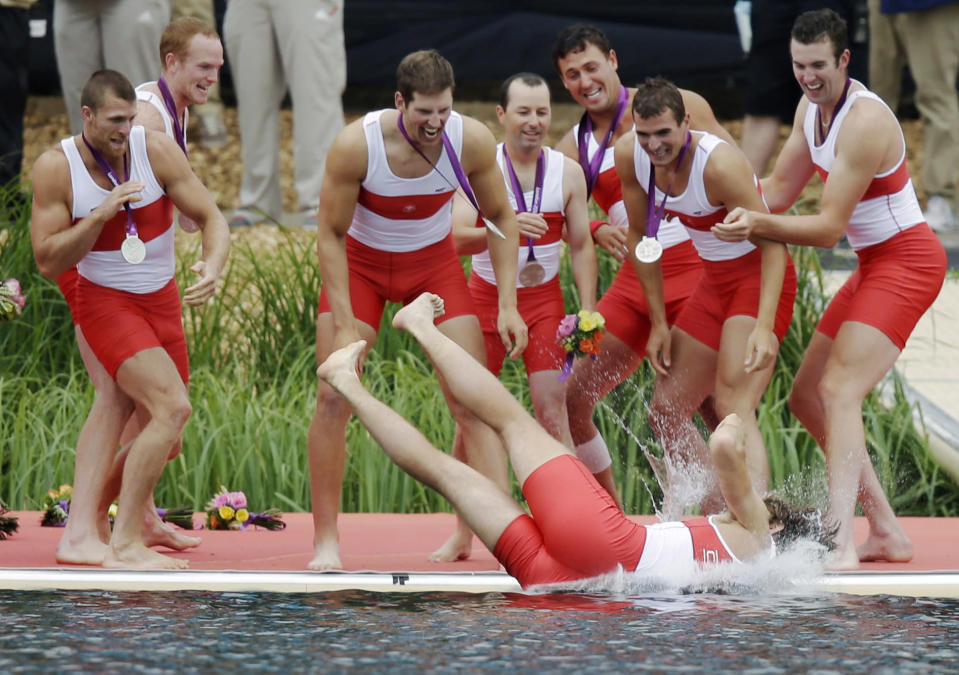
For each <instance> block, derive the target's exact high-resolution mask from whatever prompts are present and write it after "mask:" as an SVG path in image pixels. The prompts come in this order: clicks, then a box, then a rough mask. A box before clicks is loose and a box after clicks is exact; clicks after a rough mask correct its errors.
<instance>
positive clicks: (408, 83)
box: [396, 49, 456, 104]
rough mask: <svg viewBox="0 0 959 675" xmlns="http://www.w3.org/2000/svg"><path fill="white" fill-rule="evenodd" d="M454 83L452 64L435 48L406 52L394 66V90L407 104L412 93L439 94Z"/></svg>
mask: <svg viewBox="0 0 959 675" xmlns="http://www.w3.org/2000/svg"><path fill="white" fill-rule="evenodd" d="M455 84H456V83H455V80H454V79H453V66H452V65H450V62H449V61H447V60H446V59H445V58H443V56H442V55H441V54H440V53H439V52H438V51H436V50H435V49H421V50H420V51H417V52H413V53H412V54H407V55H406V56H404V57H403V60H402V61H400V65H398V66H397V67H396V90H397V91H398V92H400V95H402V96H403V100H404V101H406V103H407V104H409V103H410V101H412V100H413V95H414V94H426V95H429V94H439V93H442V92H444V91H446V90H447V89H449V90H452V89H453V87H454V86H455Z"/></svg>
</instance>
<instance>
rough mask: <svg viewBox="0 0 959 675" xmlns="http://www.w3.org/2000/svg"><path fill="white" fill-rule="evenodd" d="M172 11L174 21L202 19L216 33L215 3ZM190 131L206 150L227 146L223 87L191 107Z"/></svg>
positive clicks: (180, 2)
mask: <svg viewBox="0 0 959 675" xmlns="http://www.w3.org/2000/svg"><path fill="white" fill-rule="evenodd" d="M171 10H172V11H171V14H170V19H171V20H174V21H175V20H176V19H179V18H181V17H185V16H187V17H191V18H194V19H199V20H200V21H202V22H203V23H205V24H206V25H207V26H210V27H211V28H212V29H213V30H216V17H215V16H214V13H213V0H173V7H172V8H171ZM190 127H191V129H190V131H191V132H192V134H191V135H192V138H194V139H196V140H197V141H199V143H200V145H202V146H203V147H204V148H211V149H212V148H219V147H222V146H224V145H226V140H227V136H226V125H225V124H224V123H223V99H222V98H220V84H219V83H216V84H214V85H213V86H212V87H210V89H209V90H208V92H207V98H206V101H205V102H204V103H194V104H193V105H192V106H191V107H190Z"/></svg>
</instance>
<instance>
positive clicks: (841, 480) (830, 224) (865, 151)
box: [714, 10, 946, 568]
mask: <svg viewBox="0 0 959 675" xmlns="http://www.w3.org/2000/svg"><path fill="white" fill-rule="evenodd" d="M845 36H846V24H845V22H844V21H843V20H842V19H841V18H840V17H839V16H838V15H837V14H836V13H835V12H832V11H831V10H819V11H814V12H806V13H804V14H801V15H800V16H799V17H798V18H797V19H796V22H795V23H794V24H793V30H792V39H791V41H790V52H791V54H792V63H793V72H794V73H795V75H796V80H797V81H798V82H799V85H800V87H801V88H802V90H803V94H804V96H803V98H802V99H801V100H800V102H799V106H798V107H797V109H796V117H795V120H794V122H793V129H792V133H791V134H790V136H789V138H788V139H787V141H786V144H785V146H784V147H783V150H782V152H781V153H780V155H779V158H778V159H777V160H776V165H775V167H774V169H773V173H772V175H770V176H769V177H768V178H765V179H763V181H762V188H763V194H764V195H765V197H766V201H767V203H768V205H769V208H770V210H771V211H772V212H773V213H774V214H778V213H780V212H782V211H785V210H786V209H787V208H789V207H790V206H791V205H792V204H793V202H794V201H795V200H796V198H797V197H798V196H799V194H800V192H801V191H802V189H803V187H804V186H805V185H806V183H807V181H808V180H809V179H810V178H811V177H812V175H813V174H814V173H817V172H818V173H819V174H820V176H821V177H822V178H823V180H824V181H825V185H824V187H823V193H822V205H821V207H820V212H819V213H815V214H811V215H804V216H783V215H770V214H766V213H757V212H755V211H752V210H746V209H736V210H734V211H732V212H731V213H730V214H729V215H728V216H727V217H726V221H727V223H726V224H720V225H717V226H716V227H715V228H714V232H715V233H716V234H717V236H719V237H721V238H724V239H727V240H730V241H737V240H741V239H742V238H744V237H747V236H750V237H751V236H757V235H758V236H760V237H766V238H770V239H776V240H778V241H783V242H786V243H789V244H796V245H802V246H823V247H832V246H834V245H835V244H836V243H837V242H838V241H839V239H840V238H841V237H842V236H843V234H845V235H846V237H847V239H848V241H849V244H850V245H851V246H852V248H853V249H854V250H855V251H856V255H857V257H858V258H859V267H858V268H857V269H856V271H855V272H854V273H853V275H852V276H851V277H850V278H849V280H848V281H847V282H846V284H845V285H844V286H843V287H842V289H841V290H840V291H839V293H837V294H836V296H835V297H834V298H833V300H832V302H830V304H829V307H828V308H827V309H826V312H825V314H824V315H823V317H822V320H821V321H820V323H819V326H818V328H817V331H816V333H815V334H814V335H813V337H812V340H810V343H809V347H808V348H807V350H806V355H805V357H804V358H803V362H802V365H801V366H800V368H799V372H798V373H797V374H796V380H795V382H794V383H793V389H792V392H791V393H790V396H789V407H790V409H791V410H792V411H793V413H794V414H795V415H796V417H798V418H799V420H800V421H801V422H802V423H803V426H805V427H806V429H807V430H808V431H809V432H810V433H811V434H812V436H813V437H814V438H815V439H816V441H817V442H818V443H819V445H820V447H821V448H822V449H823V451H824V452H825V453H826V465H827V471H828V476H829V512H830V514H831V515H832V517H833V518H834V520H835V521H836V522H837V523H838V524H839V528H840V529H839V535H838V544H839V551H838V556H837V559H836V560H835V565H836V566H837V567H840V568H855V567H858V565H859V561H861V560H876V559H884V560H890V561H904V560H909V559H910V558H912V555H913V548H912V543H911V542H910V541H909V539H908V537H907V536H906V533H905V532H904V531H903V529H902V527H901V526H900V525H899V523H898V521H897V520H896V517H895V514H894V513H893V511H892V508H891V507H890V505H889V501H888V500H887V499H886V496H885V494H884V493H883V491H882V487H881V486H880V484H879V481H878V479H877V477H876V472H875V470H874V469H873V467H872V464H871V463H870V461H869V456H868V455H867V454H866V439H865V432H864V429H863V423H862V401H863V399H864V398H865V397H866V395H867V394H868V393H869V392H870V390H872V388H873V387H874V386H876V384H877V383H878V382H879V381H880V380H881V379H882V378H883V376H885V374H886V373H887V372H888V371H889V369H890V368H892V366H893V364H894V363H895V362H896V359H897V358H898V356H899V353H900V352H901V351H902V348H903V347H904V346H905V344H906V339H907V338H908V337H909V334H910V333H911V332H912V330H913V328H914V327H915V325H916V322H917V321H918V320H919V318H920V317H921V316H922V314H923V313H924V312H925V311H926V309H927V308H928V307H929V306H930V305H931V304H932V302H933V301H934V300H935V298H936V296H937V295H938V294H939V289H940V288H941V286H942V281H943V279H944V276H945V272H946V256H945V251H944V250H943V248H942V245H941V244H940V243H939V240H938V239H937V238H936V236H935V235H934V234H933V233H932V231H931V230H930V229H929V227H928V225H926V223H925V222H924V221H923V216H922V210H921V209H920V207H919V203H918V201H917V199H916V194H915V191H914V189H913V187H912V181H911V180H910V178H909V172H908V170H907V168H906V144H905V139H904V137H903V134H902V128H901V127H900V126H899V122H898V120H897V119H896V116H895V115H894V114H893V113H892V111H890V110H889V108H888V107H887V106H886V105H885V104H884V103H883V102H882V101H881V100H880V99H879V98H878V97H877V96H876V95H874V94H873V93H871V92H870V91H868V90H867V89H866V88H865V87H864V86H863V85H862V84H861V83H859V82H856V81H855V80H851V79H850V78H849V77H848V75H847V67H848V65H849V58H850V54H849V50H848V49H847V48H846V37H845ZM858 495H861V497H859V499H860V501H861V503H862V506H863V510H864V511H865V514H866V517H867V518H868V520H869V524H870V532H869V536H868V538H867V540H866V541H865V543H863V544H862V545H861V546H859V547H858V550H857V547H856V545H855V541H854V539H853V529H852V523H853V515H854V513H855V505H856V500H857V496H858Z"/></svg>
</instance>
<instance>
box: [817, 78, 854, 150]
mask: <svg viewBox="0 0 959 675" xmlns="http://www.w3.org/2000/svg"><path fill="white" fill-rule="evenodd" d="M850 84H852V78H850V77H847V78H846V86H844V87H843V88H842V95H841V96H840V97H839V100H838V101H836V107H835V108H833V109H832V117H830V118H829V125H828V126H827V127H826V131H825V132H823V130H822V112H821V111H820V110H819V107H818V106H817V107H816V126H817V127H818V130H819V133H820V134H822V137H821V139H820V140H822V141H825V140H826V137H827V136H829V132H830V130H831V129H832V123H833V122H835V121H836V113H838V112H839V111H840V110H841V109H842V107H843V105H844V104H845V103H846V94H848V93H849V85H850Z"/></svg>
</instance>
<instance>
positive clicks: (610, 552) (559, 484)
mask: <svg viewBox="0 0 959 675" xmlns="http://www.w3.org/2000/svg"><path fill="white" fill-rule="evenodd" d="M442 311H443V300H442V298H439V297H438V296H435V295H432V294H428V293H427V294H423V295H421V296H420V297H419V298H417V299H416V300H415V301H413V302H412V303H410V304H409V305H407V306H406V307H404V308H403V309H401V310H400V311H399V312H397V314H396V316H395V317H394V318H393V325H394V326H395V327H397V328H400V329H403V330H407V331H409V332H410V333H411V334H412V335H413V336H414V337H415V338H416V339H417V340H418V341H419V343H420V344H421V345H422V346H423V349H424V350H425V351H426V353H427V354H428V355H429V357H430V361H431V362H432V363H433V364H434V366H435V367H436V370H437V372H438V373H439V375H440V376H442V377H443V378H444V381H445V382H446V384H447V386H448V387H449V388H450V391H451V394H452V396H454V397H455V398H456V399H457V400H458V401H459V402H460V404H461V405H463V406H464V407H466V408H468V409H469V410H471V411H473V412H474V414H476V416H477V417H479V418H480V419H482V420H484V421H485V422H486V423H487V424H489V425H490V426H491V427H492V428H493V429H495V430H496V432H497V433H498V434H499V435H500V438H502V440H503V442H504V444H505V445H506V449H507V451H508V452H509V455H510V461H511V463H512V467H513V471H514V472H515V473H516V478H517V480H518V481H519V483H520V485H521V486H522V489H523V496H524V497H525V501H526V505H527V506H528V507H529V514H527V513H526V510H525V509H524V508H523V507H522V506H520V505H519V504H518V503H517V502H516V501H514V500H513V499H512V498H511V497H510V496H508V495H506V494H504V493H503V492H502V491H501V490H500V489H499V488H498V487H496V486H495V485H493V484H492V483H490V482H489V481H488V480H486V479H485V478H483V476H481V475H480V474H478V473H477V472H476V471H475V470H473V469H472V468H470V467H469V466H467V465H465V464H463V463H462V462H458V461H456V460H455V459H453V458H452V457H450V456H449V455H447V454H445V453H443V452H441V451H440V450H437V449H436V448H434V447H433V446H432V445H431V444H430V443H429V441H427V440H426V438H425V437H424V436H423V435H422V434H421V433H420V432H419V431H418V430H417V429H415V428H414V427H412V426H411V425H410V424H409V423H408V422H407V421H406V420H404V419H403V418H402V417H401V416H400V415H399V414H397V413H396V412H394V411H393V410H391V409H390V408H389V407H388V406H386V405H384V404H383V403H382V402H381V401H378V400H377V399H376V398H375V397H373V395H372V394H370V392H368V391H367V390H366V389H365V388H364V387H363V385H362V383H361V382H360V380H359V377H358V375H357V365H358V360H359V358H360V357H361V355H362V351H363V349H364V347H365V345H364V343H363V342H362V341H359V342H356V343H353V344H352V345H348V346H347V347H344V348H343V349H340V350H338V351H337V352H334V353H333V354H331V355H330V357H329V358H328V359H327V360H326V361H325V362H324V363H323V364H322V365H321V366H320V367H319V369H318V370H317V374H318V375H319V376H320V378H321V379H323V380H324V381H325V382H327V383H329V384H330V385H331V386H332V387H334V388H335V389H336V390H337V391H338V392H340V394H341V395H342V396H343V397H344V398H345V399H346V400H347V401H348V402H349V404H350V405H351V406H352V409H353V411H354V412H355V413H356V416H357V417H358V418H359V420H360V422H362V423H363V425H364V426H365V427H366V428H367V429H368V430H369V431H370V433H371V434H372V435H373V437H374V438H375V439H376V440H377V442H378V443H379V444H380V445H381V446H382V447H383V450H384V451H385V452H386V454H387V455H388V456H389V457H390V459H391V460H393V462H395V463H396V464H397V465H398V466H399V467H400V468H402V469H403V470H404V471H406V472H407V473H409V474H410V475H411V476H413V477H414V478H416V479H417V480H420V481H422V482H423V483H425V484H427V485H429V486H431V487H433V488H434V489H436V490H437V491H439V492H440V493H441V494H442V495H443V496H445V497H446V498H447V499H448V500H450V502H451V503H452V504H453V505H454V506H455V507H456V509H457V511H458V512H459V513H460V514H461V515H462V516H463V517H464V518H465V519H466V521H467V522H468V523H469V524H470V527H472V528H473V531H474V532H476V534H477V535H478V536H479V538H480V539H481V540H482V541H483V543H484V544H485V545H486V546H487V548H489V550H490V551H492V552H493V554H494V555H495V556H496V559H497V560H499V561H500V563H502V565H503V566H504V567H505V568H506V571H507V572H509V573H510V574H511V575H513V576H514V577H515V578H516V579H517V581H519V583H520V584H521V585H522V586H523V587H524V588H527V587H529V586H533V585H538V584H548V583H560V584H562V583H570V582H576V581H579V580H582V579H586V578H589V577H595V576H598V575H601V574H605V573H608V572H615V571H617V570H619V569H625V570H627V571H633V572H634V574H635V576H636V578H637V580H639V581H647V580H654V579H655V580H657V581H659V580H660V579H662V578H665V579H667V580H679V581H683V580H682V579H681V578H680V579H677V577H678V576H680V575H686V576H687V579H686V581H687V582H688V581H691V580H692V579H689V576H688V575H690V574H691V573H693V572H694V571H695V570H696V569H697V568H698V567H701V566H703V565H714V564H722V563H735V562H736V561H743V562H746V561H751V560H757V559H763V558H767V557H771V556H772V555H773V554H774V552H775V551H776V550H777V549H781V548H786V547H787V546H788V545H789V544H791V543H792V541H794V540H796V539H800V538H802V539H814V540H816V541H818V542H820V543H821V544H823V545H824V546H825V547H827V548H828V547H829V546H830V543H831V537H832V534H833V532H834V530H832V529H830V528H829V527H828V526H824V525H823V523H822V519H821V518H820V517H818V513H816V512H815V511H814V510H813V509H805V510H803V511H797V510H796V509H794V508H792V507H790V506H788V505H786V504H784V503H783V502H781V501H779V500H776V499H770V498H767V499H765V500H764V499H762V498H761V497H760V496H759V494H758V493H757V491H756V489H755V488H754V486H753V484H752V482H751V481H750V476H749V471H748V470H747V468H746V459H745V454H746V451H745V447H744V438H743V429H742V422H741V420H739V418H738V417H737V416H736V415H730V416H729V417H727V418H726V419H725V420H724V421H723V422H722V423H721V424H720V425H719V428H718V429H717V430H716V431H715V432H714V433H713V435H712V438H711V439H710V443H709V449H710V455H711V461H712V462H713V464H714V466H715V470H716V474H717V477H718V480H719V485H720V488H721V490H722V493H723V495H724V497H725V498H726V501H727V503H728V506H729V511H728V512H725V513H722V514H719V515H715V516H712V517H710V518H708V519H707V518H698V519H694V520H691V521H689V522H686V523H679V522H677V523H664V524H662V525H654V526H651V527H644V526H642V525H640V524H638V523H636V522H634V521H632V520H630V519H629V518H628V517H627V516H626V515H624V514H623V512H622V511H621V510H620V508H619V506H618V505H617V504H616V502H615V501H614V500H613V498H612V496H611V495H610V494H609V493H608V492H607V491H606V490H604V489H603V488H602V487H601V486H600V485H599V483H598V482H597V481H596V479H595V478H594V477H593V474H592V473H591V472H590V471H589V470H588V469H587V468H586V467H585V466H584V465H583V463H582V462H581V461H580V460H579V459H578V458H577V457H576V456H575V455H573V454H572V452H571V451H570V449H569V448H567V447H566V446H565V445H563V444H562V443H561V442H560V441H558V440H556V439H555V438H553V437H552V436H550V435H549V434H548V433H547V432H546V431H545V430H544V429H543V428H542V427H541V426H540V425H539V424H538V423H537V422H536V420H534V419H533V418H532V417H530V415H529V414H528V413H527V412H526V409H525V408H524V407H523V406H522V404H520V402H519V401H517V400H516V399H515V398H513V396H512V395H511V394H510V393H509V392H508V391H507V390H506V388H505V387H503V385H502V384H501V383H500V382H499V380H498V379H496V377H494V376H493V375H492V374H491V373H490V372H489V371H487V370H486V369H485V368H483V367H482V366H480V365H479V364H478V363H475V362H474V361H473V360H472V359H470V358H469V354H467V353H466V352H464V351H463V349H462V348H460V347H459V346H458V345H457V344H456V343H455V342H453V341H452V340H450V339H449V338H447V337H446V336H445V335H443V334H442V333H441V332H440V331H439V330H438V329H437V327H436V326H435V325H434V323H433V321H434V316H439V315H441V314H442ZM774 542H775V545H774Z"/></svg>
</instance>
